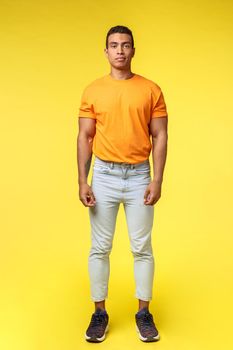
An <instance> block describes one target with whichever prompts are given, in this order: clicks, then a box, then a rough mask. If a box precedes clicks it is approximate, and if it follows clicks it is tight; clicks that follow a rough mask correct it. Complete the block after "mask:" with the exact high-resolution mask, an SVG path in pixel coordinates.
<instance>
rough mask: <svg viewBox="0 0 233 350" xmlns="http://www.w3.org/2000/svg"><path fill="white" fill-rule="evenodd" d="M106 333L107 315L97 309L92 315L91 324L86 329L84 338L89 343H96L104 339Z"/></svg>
mask: <svg viewBox="0 0 233 350" xmlns="http://www.w3.org/2000/svg"><path fill="white" fill-rule="evenodd" d="M107 331H108V314H107V312H106V311H105V310H102V309H100V308H97V309H96V311H95V313H94V314H92V317H91V322H90V324H89V326H88V328H87V331H86V334H85V338H86V340H87V341H89V342H93V343H98V342H101V341H103V340H104V339H105V334H106V332H107Z"/></svg>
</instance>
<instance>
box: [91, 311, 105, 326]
mask: <svg viewBox="0 0 233 350" xmlns="http://www.w3.org/2000/svg"><path fill="white" fill-rule="evenodd" d="M103 321H104V315H98V314H93V316H92V319H91V326H93V327H95V326H100V325H102V323H103Z"/></svg>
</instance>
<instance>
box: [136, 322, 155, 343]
mask: <svg viewBox="0 0 233 350" xmlns="http://www.w3.org/2000/svg"><path fill="white" fill-rule="evenodd" d="M136 331H137V332H138V335H139V338H140V339H141V340H142V341H145V342H151V341H156V340H159V339H160V336H159V334H158V335H156V337H151V338H145V337H143V336H142V335H141V333H140V331H139V329H138V326H137V325H136Z"/></svg>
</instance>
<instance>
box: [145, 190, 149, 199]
mask: <svg viewBox="0 0 233 350" xmlns="http://www.w3.org/2000/svg"><path fill="white" fill-rule="evenodd" d="M149 193H150V190H149V189H148V188H147V189H146V191H145V193H144V199H145V200H147V197H148V195H149Z"/></svg>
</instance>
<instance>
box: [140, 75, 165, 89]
mask: <svg viewBox="0 0 233 350" xmlns="http://www.w3.org/2000/svg"><path fill="white" fill-rule="evenodd" d="M137 78H138V81H140V82H141V83H142V84H145V85H147V86H148V87H150V88H151V89H152V90H156V91H160V90H161V88H160V86H159V85H158V84H157V83H156V82H155V81H153V80H151V79H148V78H146V77H144V76H142V75H140V74H137Z"/></svg>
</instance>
